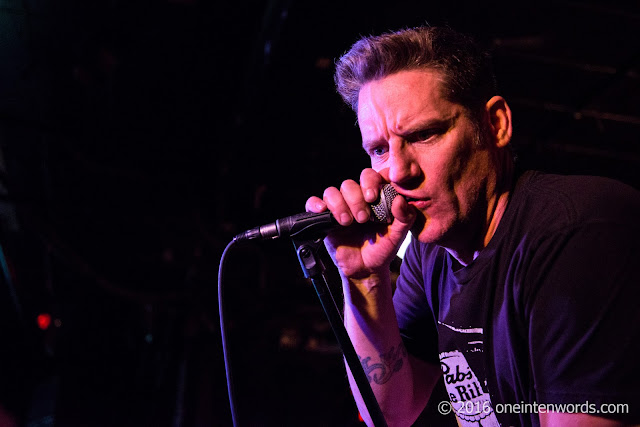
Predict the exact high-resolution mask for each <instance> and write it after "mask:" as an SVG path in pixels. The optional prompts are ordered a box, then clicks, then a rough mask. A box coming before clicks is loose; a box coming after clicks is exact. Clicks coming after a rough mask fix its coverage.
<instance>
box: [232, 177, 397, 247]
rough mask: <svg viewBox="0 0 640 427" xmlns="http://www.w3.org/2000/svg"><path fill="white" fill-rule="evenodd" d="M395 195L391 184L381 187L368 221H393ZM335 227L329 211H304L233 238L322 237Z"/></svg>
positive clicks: (336, 224)
mask: <svg viewBox="0 0 640 427" xmlns="http://www.w3.org/2000/svg"><path fill="white" fill-rule="evenodd" d="M397 196H398V192H397V191H396V189H395V188H393V187H392V186H391V184H386V185H385V186H384V187H382V189H381V190H380V197H378V200H376V201H375V202H374V203H372V204H371V205H369V206H370V207H371V212H372V214H373V215H371V219H370V222H372V223H377V224H390V223H391V222H392V221H393V216H392V215H391V203H392V202H393V199H395V198H396V197H397ZM335 227H340V224H339V223H338V221H336V219H335V218H334V217H333V215H332V214H331V212H329V211H325V212H320V213H316V212H304V213H300V214H297V215H292V216H288V217H286V218H281V219H278V220H276V221H275V222H272V223H270V224H266V225H263V226H260V227H255V228H252V229H250V230H247V231H245V232H243V233H240V234H238V235H237V236H235V237H234V238H233V240H234V241H240V240H256V239H263V240H264V239H277V238H280V237H287V236H288V237H295V236H300V235H301V234H302V233H305V234H311V233H316V237H322V236H323V235H326V233H327V232H329V231H330V230H331V229H333V228H335Z"/></svg>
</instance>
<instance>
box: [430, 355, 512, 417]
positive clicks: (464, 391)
mask: <svg viewBox="0 0 640 427" xmlns="http://www.w3.org/2000/svg"><path fill="white" fill-rule="evenodd" d="M440 367H441V368H442V372H443V375H444V383H445V386H446V387H447V392H448V393H449V400H450V401H451V407H452V409H453V411H454V412H455V414H456V416H457V418H458V424H459V425H460V426H461V427H466V426H469V427H471V426H475V427H479V426H482V427H499V426H500V423H499V422H498V419H497V418H496V415H495V413H494V411H493V407H492V406H491V399H490V398H489V394H488V393H487V392H486V391H485V390H484V389H483V387H482V385H481V384H480V381H479V380H478V378H477V377H476V375H475V373H474V372H473V371H472V370H471V368H470V367H469V363H468V362H467V359H466V358H465V357H464V354H462V353H461V352H460V351H458V350H454V351H448V352H443V353H440Z"/></svg>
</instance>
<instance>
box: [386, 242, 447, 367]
mask: <svg viewBox="0 0 640 427" xmlns="http://www.w3.org/2000/svg"><path fill="white" fill-rule="evenodd" d="M421 252H422V251H421V245H420V244H419V243H418V242H417V241H416V240H415V239H412V241H411V243H410V244H409V247H408V248H407V251H406V253H405V257H404V260H403V261H402V265H401V267H400V276H399V277H398V280H397V282H396V290H395V292H394V295H393V303H394V307H395V310H396V317H397V319H398V326H399V327H400V335H401V336H402V339H403V342H404V345H405V347H406V348H407V351H408V352H409V353H410V354H412V355H413V356H415V357H417V358H419V359H422V360H425V361H427V362H430V363H433V364H436V365H437V364H439V363H440V361H439V358H438V333H437V328H436V323H435V316H434V314H433V311H432V307H433V306H434V305H433V301H432V300H431V298H430V297H428V293H427V292H426V291H425V289H429V284H428V283H427V284H425V278H424V274H423V271H422V267H423V265H424V263H425V258H428V255H425V254H422V253H421Z"/></svg>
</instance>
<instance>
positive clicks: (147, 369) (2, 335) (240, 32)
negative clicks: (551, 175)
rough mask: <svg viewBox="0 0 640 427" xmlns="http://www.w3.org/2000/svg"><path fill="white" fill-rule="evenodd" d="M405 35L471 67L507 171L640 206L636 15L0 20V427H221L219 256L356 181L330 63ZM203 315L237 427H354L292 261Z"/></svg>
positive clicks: (76, 10)
mask: <svg viewBox="0 0 640 427" xmlns="http://www.w3.org/2000/svg"><path fill="white" fill-rule="evenodd" d="M424 23H429V24H432V25H443V24H445V25H451V26H452V27H454V28H456V29H458V30H461V31H464V32H467V33H470V34H471V35H473V36H475V37H476V38H477V39H478V40H479V41H480V42H481V43H483V44H484V45H485V46H486V47H487V48H490V49H491V50H492V51H493V53H494V58H495V65H496V71H497V74H498V78H499V82H500V88H501V93H502V94H503V95H504V96H506V97H507V99H508V100H509V102H510V104H511V107H512V109H513V111H514V121H515V133H514V135H515V141H514V143H515V145H516V148H517V152H518V153H519V156H520V161H521V162H523V163H524V164H525V165H526V166H530V167H535V168H538V169H542V170H547V171H553V172H560V173H587V174H598V175H606V176H611V177H614V178H617V179H620V180H622V181H624V182H627V183H629V184H630V185H633V186H635V187H636V188H638V187H640V174H639V173H638V169H639V168H640V150H639V149H638V147H639V146H638V144H639V143H640V141H639V136H640V109H639V108H638V107H637V102H638V100H640V59H639V54H640V3H639V2H637V1H627V2H620V3H617V2H611V1H604V0H602V1H600V0H585V1H575V2H572V1H555V2H553V3H551V2H539V1H527V2H517V1H511V2H506V1H494V2H475V1H473V2H472V1H468V2H455V1H447V2H427V1H423V2H411V3H408V2H364V1H359V2H347V1H343V2H333V1H293V0H290V1H254V2H214V1H204V0H156V1H118V0H111V1H87V0H82V1H81V0H75V1H63V0H59V1H45V0H23V1H19V0H0V150H1V151H0V221H1V222H0V232H1V234H0V238H1V240H0V243H1V244H2V247H1V249H2V254H0V255H2V256H0V261H1V262H0V266H1V267H2V281H0V284H1V287H0V316H1V317H0V320H1V322H2V323H1V325H0V326H1V330H0V339H1V340H2V341H1V342H0V356H1V357H2V359H1V360H0V362H1V364H0V375H1V378H0V403H1V408H2V410H1V411H0V425H2V423H5V424H4V425H10V424H8V423H9V420H10V419H13V420H14V421H15V422H16V423H17V424H19V425H30V426H49V425H58V426H121V425H131V426H134V425H135V426H142V425H149V426H211V425H216V426H217V425H229V424H230V413H229V403H228V400H227V394H226V383H225V370H224V365H223V361H222V349H221V344H220V329H219V323H218V308H217V304H218V301H217V293H216V291H217V277H216V276H217V269H218V264H219V261H220V256H221V254H222V251H223V249H224V247H225V246H226V245H227V243H228V242H229V241H230V239H231V238H232V237H233V236H234V235H235V234H237V233H239V232H240V231H242V230H244V229H246V228H250V227H253V226H255V225H259V224H262V223H266V222H270V221H273V220H275V219H276V218H279V217H282V216H286V215H290V214H293V213H297V212H299V211H302V210H303V209H304V202H305V200H306V198H307V197H308V196H309V195H311V194H321V192H322V189H324V188H325V187H326V186H328V185H336V184H339V182H340V181H341V180H342V179H344V178H357V177H358V174H359V171H360V170H361V168H362V167H363V166H366V162H367V159H366V158H365V156H364V153H362V152H361V149H360V148H359V133H358V130H357V128H356V126H355V117H354V115H353V113H352V112H351V111H350V110H348V108H346V107H345V106H343V105H342V104H341V101H340V99H339V97H338V95H337V94H335V92H334V89H333V81H332V71H333V61H334V60H335V58H336V57H338V56H339V55H340V54H342V53H343V52H344V51H345V50H347V49H348V47H349V46H350V45H351V43H352V42H354V41H355V40H356V38H357V37H358V36H359V35H366V34H372V33H379V32H382V31H386V30H391V29H398V28H401V27H404V26H414V25H419V24H424ZM333 274H334V273H333V272H332V271H331V270H330V271H329V276H330V279H332V278H333V277H332V275H333ZM332 283H334V282H332ZM225 292H226V296H225V301H224V303H225V306H226V307H227V310H228V317H227V322H228V323H229V328H230V331H229V333H230V347H231V349H232V351H233V353H232V362H233V364H234V367H235V369H234V374H235V375H236V387H237V393H238V396H237V398H238V401H237V409H238V413H239V418H240V420H241V421H242V422H243V425H264V426H267V425H268V426H272V425H273V426H284V425H305V426H312V425H318V426H324V425H332V426H350V425H358V416H357V411H356V409H355V406H354V404H353V403H352V400H351V396H350V394H349V390H348V388H347V385H346V381H345V378H344V371H343V368H342V362H341V356H340V353H339V348H338V347H337V345H336V343H335V339H334V338H333V335H332V332H331V330H330V328H329V327H328V325H327V322H326V320H325V317H324V314H323V312H322V310H321V308H320V305H319V303H318V300H317V298H316V295H315V293H314V291H313V288H312V287H311V286H310V285H309V284H308V283H307V282H306V281H305V280H304V279H303V277H302V273H301V271H300V268H299V266H298V264H297V259H296V257H295V253H294V251H293V247H292V245H291V243H290V242H288V241H274V242H267V243H258V244H255V245H248V246H244V247H239V248H234V249H233V250H231V251H230V252H229V255H228V270H227V273H226V280H225ZM40 314H44V315H49V316H50V319H51V324H50V325H49V326H48V327H44V326H46V325H44V324H43V325H42V327H43V328H41V327H39V326H38V323H37V318H38V315H40ZM45 320H46V318H45ZM2 414H4V415H2Z"/></svg>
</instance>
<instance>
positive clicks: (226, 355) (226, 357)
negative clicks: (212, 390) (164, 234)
mask: <svg viewBox="0 0 640 427" xmlns="http://www.w3.org/2000/svg"><path fill="white" fill-rule="evenodd" d="M235 243H236V239H233V240H231V241H230V242H229V243H228V244H227V247H226V248H224V251H223V252H222V256H221V257H220V265H219V266H218V317H219V318H220V338H221V340H222V353H223V355H224V367H225V371H226V376H227V392H228V394H229V407H230V409H231V420H232V422H233V426H234V427H237V426H238V423H237V422H238V416H237V413H236V405H235V394H234V389H233V376H232V373H231V363H230V360H231V359H230V357H229V347H228V343H227V327H226V325H225V322H224V316H225V310H224V304H223V300H224V299H223V294H224V289H223V288H224V286H223V283H224V282H223V280H222V279H223V272H224V263H225V257H226V255H227V252H228V251H229V249H231V247H232V246H233V245H234V244H235Z"/></svg>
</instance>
